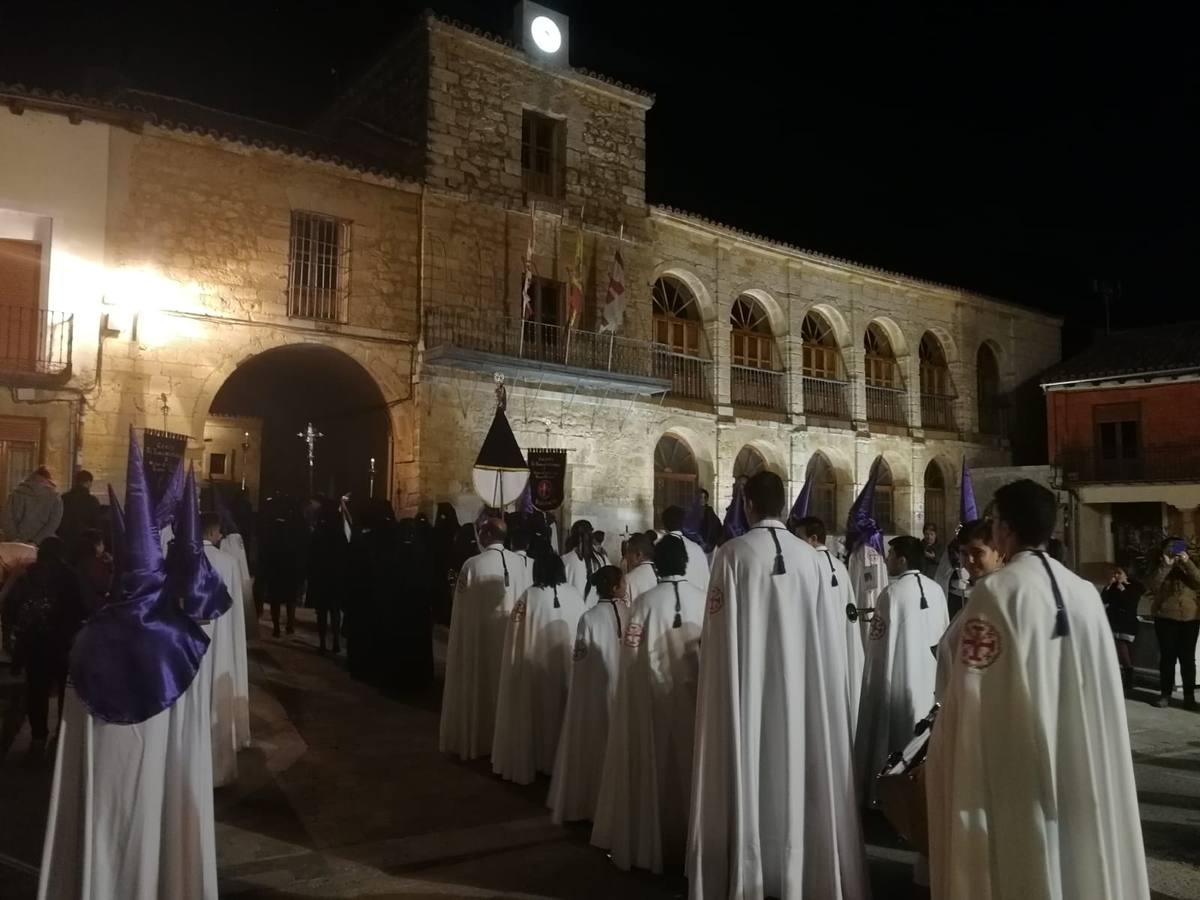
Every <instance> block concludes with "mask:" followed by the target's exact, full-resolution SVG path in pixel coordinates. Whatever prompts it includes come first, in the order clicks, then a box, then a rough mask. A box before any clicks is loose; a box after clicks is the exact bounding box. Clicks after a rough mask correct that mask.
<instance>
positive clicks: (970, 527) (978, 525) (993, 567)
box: [933, 519, 1004, 703]
mask: <svg viewBox="0 0 1200 900" xmlns="http://www.w3.org/2000/svg"><path fill="white" fill-rule="evenodd" d="M958 542H959V546H960V548H961V552H962V557H963V562H964V564H965V565H964V568H965V571H966V575H967V587H966V591H965V593H964V598H967V597H970V595H971V590H972V589H973V588H974V587H975V585H977V584H979V583H980V581H982V580H983V579H984V578H985V577H987V576H988V575H990V574H992V573H993V572H995V571H997V570H998V569H1001V568H1003V566H1004V558H1003V557H1002V556H1001V555H1000V553H999V551H998V550H996V548H995V546H993V544H992V522H991V520H990V519H976V520H974V521H972V522H967V523H965V524H964V525H963V526H962V528H961V529H960V530H959V532H958ZM947 602H949V598H947ZM961 634H962V616H954V617H952V618H951V619H950V626H949V627H948V628H947V629H946V633H945V634H944V635H942V639H941V641H940V642H939V643H938V652H937V677H936V678H935V680H934V686H933V694H934V698H935V699H936V700H937V701H938V702H939V703H941V702H943V700H944V699H945V696H946V685H947V684H949V682H950V673H951V672H952V671H954V652H955V649H956V648H957V647H958V639H959V637H960V636H961Z"/></svg>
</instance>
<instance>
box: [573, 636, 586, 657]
mask: <svg viewBox="0 0 1200 900" xmlns="http://www.w3.org/2000/svg"><path fill="white" fill-rule="evenodd" d="M585 656H587V641H585V640H582V639H580V640H578V641H576V642H575V649H574V650H573V651H571V659H573V660H575V662H579V661H580V660H581V659H583V658H584V657H585Z"/></svg>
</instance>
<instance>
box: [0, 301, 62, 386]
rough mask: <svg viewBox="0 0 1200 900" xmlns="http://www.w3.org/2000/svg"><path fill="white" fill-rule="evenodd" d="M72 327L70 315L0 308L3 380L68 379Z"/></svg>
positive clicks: (21, 308)
mask: <svg viewBox="0 0 1200 900" xmlns="http://www.w3.org/2000/svg"><path fill="white" fill-rule="evenodd" d="M73 324H74V317H73V316H72V315H71V314H70V313H63V312H55V311H53V310H48V309H38V308H36V307H31V306H7V305H3V304H0V377H4V378H11V379H15V380H29V381H40V380H58V379H62V378H65V377H68V376H69V375H70V372H71V341H72V329H73Z"/></svg>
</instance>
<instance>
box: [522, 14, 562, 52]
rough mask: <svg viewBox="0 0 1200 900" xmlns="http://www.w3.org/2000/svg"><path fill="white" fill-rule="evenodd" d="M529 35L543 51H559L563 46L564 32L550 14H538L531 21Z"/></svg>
mask: <svg viewBox="0 0 1200 900" xmlns="http://www.w3.org/2000/svg"><path fill="white" fill-rule="evenodd" d="M529 35H530V37H532V38H533V42H534V43H535V44H537V48H538V49H539V50H541V51H542V52H543V53H557V52H558V48H559V47H561V46H562V32H561V31H559V30H558V26H557V25H556V24H555V23H554V20H553V19H551V18H550V17H549V16H537V17H536V18H535V19H534V20H533V21H532V22H530V23H529Z"/></svg>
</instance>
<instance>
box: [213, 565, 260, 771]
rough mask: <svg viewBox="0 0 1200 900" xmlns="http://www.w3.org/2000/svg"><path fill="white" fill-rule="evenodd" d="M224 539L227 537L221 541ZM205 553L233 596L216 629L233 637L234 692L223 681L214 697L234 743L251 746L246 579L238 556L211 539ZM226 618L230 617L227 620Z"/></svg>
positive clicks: (219, 632)
mask: <svg viewBox="0 0 1200 900" xmlns="http://www.w3.org/2000/svg"><path fill="white" fill-rule="evenodd" d="M223 543H224V541H222V544H223ZM204 553H205V555H206V556H207V557H208V561H209V562H210V563H211V564H212V567H213V568H214V569H216V570H217V574H218V575H220V576H221V581H222V582H224V584H225V587H226V588H227V589H228V590H229V596H230V597H231V598H232V599H233V606H232V607H230V609H229V612H228V613H226V614H225V615H223V616H221V618H220V619H218V620H217V625H218V627H217V633H218V634H222V635H226V636H227V637H228V638H230V639H232V642H231V644H230V646H231V648H232V649H231V653H232V663H233V682H232V685H231V687H232V694H230V693H229V692H228V690H226V688H225V686H224V685H219V687H220V688H221V690H220V692H219V693H218V692H214V696H213V699H214V702H216V703H219V704H221V709H220V715H221V717H222V719H225V718H228V717H230V716H232V720H233V731H234V746H235V747H236V748H237V749H239V750H240V749H243V748H245V747H249V746H250V744H251V743H252V741H251V738H250V665H249V661H248V660H247V658H246V616H245V613H244V608H245V606H246V593H245V590H244V585H245V582H244V581H243V579H242V578H241V571H240V567H239V564H238V561H237V556H235V555H234V554H232V553H230V552H228V551H226V550H222V549H220V548H217V547H214V546H213V545H212V544H208V543H206V544H205V545H204ZM226 619H228V620H229V621H228V622H226ZM213 718H214V720H216V718H217V710H214V712H213Z"/></svg>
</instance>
